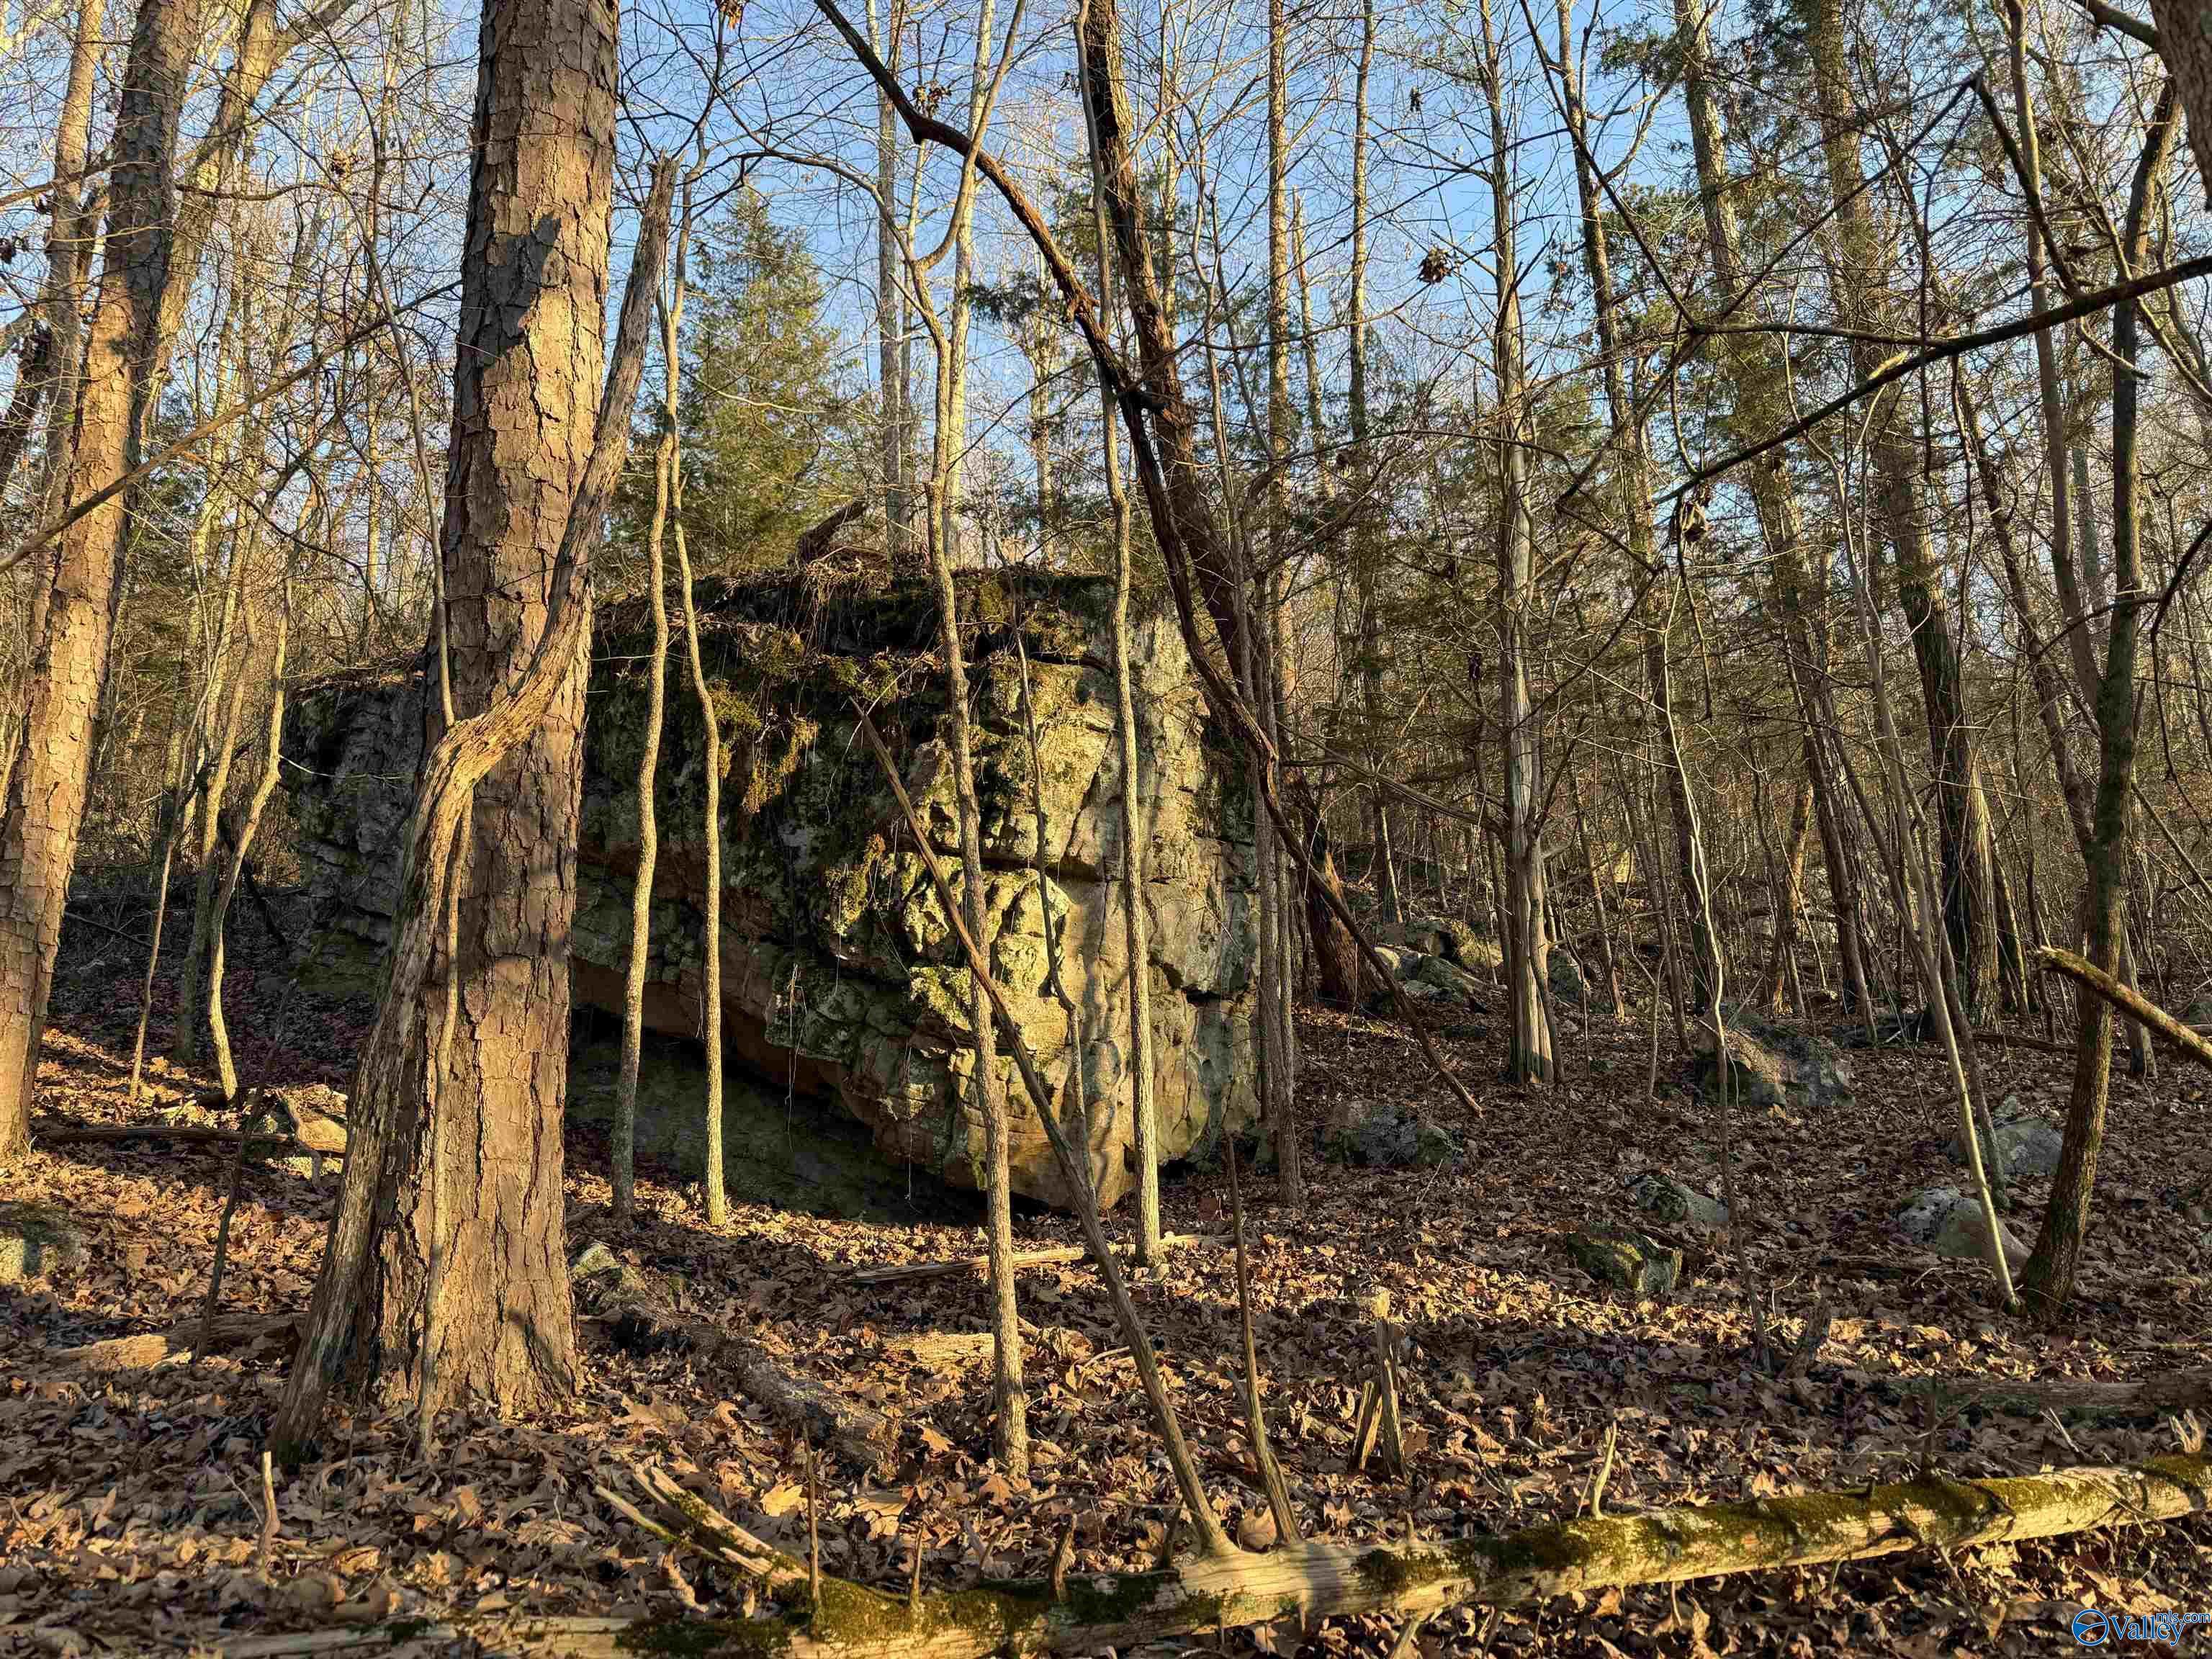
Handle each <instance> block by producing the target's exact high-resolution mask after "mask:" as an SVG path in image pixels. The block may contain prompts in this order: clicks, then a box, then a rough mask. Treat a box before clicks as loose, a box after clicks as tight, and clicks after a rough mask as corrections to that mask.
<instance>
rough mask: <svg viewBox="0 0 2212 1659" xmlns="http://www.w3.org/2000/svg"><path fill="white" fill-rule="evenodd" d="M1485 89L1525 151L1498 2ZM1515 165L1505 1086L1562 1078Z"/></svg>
mask: <svg viewBox="0 0 2212 1659" xmlns="http://www.w3.org/2000/svg"><path fill="white" fill-rule="evenodd" d="M1480 17H1481V24H1482V46H1483V58H1482V61H1481V63H1480V74H1481V81H1482V90H1483V96H1484V98H1485V100H1486V102H1487V104H1488V106H1489V109H1490V137H1491V151H1492V155H1495V156H1498V157H1499V158H1504V157H1507V156H1510V155H1513V154H1514V153H1515V151H1514V146H1513V143H1512V142H1511V136H1510V132H1509V131H1508V128H1507V125H1506V108H1507V99H1508V91H1507V88H1506V85H1505V81H1504V64H1503V62H1502V59H1501V55H1500V52H1499V49H1498V36H1497V32H1496V29H1495V27H1494V25H1493V22H1492V16H1491V8H1490V0H1481V5H1480ZM1511 174H1512V167H1511V166H1510V164H1509V163H1508V162H1507V161H1504V160H1503V159H1501V160H1499V161H1498V163H1497V164H1496V165H1495V166H1494V167H1492V176H1491V190H1490V197H1491V224H1492V233H1491V255H1492V260H1493V261H1494V264H1495V270H1494V276H1495V283H1496V288H1497V307H1498V313H1497V318H1496V321H1495V323H1494V325H1493V327H1492V363H1493V368H1494V372H1495V373H1496V375H1497V379H1498V408H1497V420H1498V444H1497V448H1498V476H1499V484H1500V488H1501V489H1502V491H1503V495H1504V500H1503V502H1502V505H1501V507H1500V512H1501V513H1502V515H1503V518H1504V525H1503V526H1502V527H1501V529H1500V531H1499V532H1498V617H1497V623H1496V627H1497V634H1498V666H1497V671H1498V735H1499V738H1500V741H1501V744H1502V745H1503V750H1504V781H1503V786H1502V787H1503V791H1504V835H1503V837H1502V842H1503V844H1502V846H1501V848H1500V849H1499V850H1500V852H1501V853H1502V854H1503V856H1504V866H1505V890H1504V903H1503V905H1502V907H1501V909H1502V913H1503V916H1504V938H1503V939H1501V940H1500V941H1499V942H1500V944H1501V945H1503V946H1504V957H1505V994H1506V999H1507V1004H1508V1009H1509V1014H1510V1025H1509V1030H1510V1036H1509V1038H1508V1048H1507V1053H1506V1061H1505V1072H1506V1075H1507V1077H1509V1078H1510V1079H1512V1080H1513V1081H1515V1082H1516V1083H1527V1082H1531V1081H1534V1080H1535V1079H1540V1078H1548V1077H1550V1076H1552V1075H1553V1069H1554V1066H1555V1062H1554V1060H1553V1052H1552V1024H1551V1017H1550V1014H1549V1012H1548V1009H1549V999H1548V998H1547V996H1546V995H1545V977H1546V975H1547V972H1548V971H1549V967H1550V958H1551V945H1550V941H1549V939H1547V936H1546V933H1545V927H1544V918H1545V890H1544V843H1543V826H1542V819H1541V802H1542V799H1543V789H1542V785H1541V781H1540V779H1539V777H1538V775H1537V773H1538V754H1539V745H1538V743H1537V730H1536V723H1537V720H1538V719H1539V716H1538V714H1537V711H1536V709H1535V708H1534V705H1533V704H1532V703H1531V702H1530V700H1529V696H1528V610H1529V607H1530V605H1531V604H1532V603H1533V601H1534V584H1535V522H1534V519H1533V517H1532V516H1531V513H1530V508H1529V502H1528V449H1527V447H1526V446H1527V442H1528V439H1529V437H1530V427H1529V417H1528V406H1527V396H1526V388H1525V386H1524V385H1523V379H1524V374H1523V368H1522V338H1521V295H1520V289H1521V277H1520V249H1519V247H1518V245H1517V243H1516V236H1517V234H1518V231H1517V228H1516V219H1515V205H1514V200H1513V180H1512V177H1511Z"/></svg>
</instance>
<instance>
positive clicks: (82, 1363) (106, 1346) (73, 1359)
mask: <svg viewBox="0 0 2212 1659" xmlns="http://www.w3.org/2000/svg"><path fill="white" fill-rule="evenodd" d="M298 1324H299V1316H297V1315H295V1314H261V1313H228V1314H217V1315H216V1316H215V1318H214V1319H213V1320H212V1321H210V1322H207V1323H206V1325H205V1326H204V1327H203V1324H202V1322H201V1321H200V1320H198V1319H197V1318H195V1319H193V1320H191V1322H189V1323H186V1324H183V1325H173V1326H171V1327H170V1328H168V1329H167V1330H166V1331H147V1332H143V1333H141V1334H138V1335H137V1336H111V1337H108V1338H106V1340H102V1341H99V1342H87V1343H85V1344H83V1345H82V1346H78V1347H75V1348H57V1349H55V1350H54V1351H53V1352H52V1353H51V1354H50V1355H49V1356H48V1358H51V1359H52V1361H53V1362H54V1363H55V1364H58V1365H69V1366H74V1367H75V1368H76V1369H77V1370H88V1371H100V1372H114V1371H141V1370H152V1369H153V1368H154V1367H155V1366H156V1365H167V1364H182V1363H183V1362H184V1361H185V1360H187V1359H189V1358H191V1353H192V1345H193V1344H194V1343H195V1342H197V1341H198V1340H200V1338H201V1336H202V1334H205V1336H206V1339H207V1342H206V1347H207V1351H208V1352H214V1351H216V1350H217V1349H222V1348H244V1347H250V1346H252V1345H253V1344H254V1343H256V1342H259V1341H263V1340H266V1339H267V1338H270V1337H274V1336H289V1335H290V1334H292V1332H293V1331H294V1329H295V1328H296V1327H297V1325H298Z"/></svg>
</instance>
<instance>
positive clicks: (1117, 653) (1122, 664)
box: [1078, 20, 1166, 1267]
mask: <svg viewBox="0 0 2212 1659" xmlns="http://www.w3.org/2000/svg"><path fill="white" fill-rule="evenodd" d="M1078 27H1079V28H1080V27H1081V25H1080V24H1079V25H1078ZM1161 27H1162V28H1163V29H1164V28H1165V27H1166V24H1165V21H1164V20H1163V22H1162V25H1161ZM1165 72H1166V71H1165V70H1162V73H1165ZM1081 86H1082V90H1083V114H1084V133H1085V145H1086V148H1087V149H1088V151H1089V154H1090V160H1091V232H1092V234H1093V236H1094V237H1095V238H1096V240H1097V246H1098V314H1099V317H1100V319H1101V320H1102V324H1103V325H1107V326H1111V325H1112V319H1114V318H1115V316H1116V315H1117V314H1118V313H1117V312H1116V310H1115V283H1114V244H1113V242H1112V240H1111V237H1112V234H1113V232H1112V229H1111V228H1110V227H1109V225H1108V223H1107V222H1106V182H1105V173H1104V168H1103V164H1102V162H1101V160H1100V157H1099V153H1098V131H1097V123H1096V122H1094V121H1093V120H1092V119H1091V86H1090V82H1088V81H1087V80H1083V81H1081ZM1098 397H1099V410H1098V438H1099V453H1100V454H1101V456H1102V458H1103V463H1104V465H1105V468H1106V494H1107V498H1108V500H1109V501H1110V502H1111V503H1112V506H1113V509H1114V733H1115V738H1116V740H1117V741H1118V743H1119V745H1120V750H1121V815H1120V816H1121V944H1122V949H1123V951H1125V952H1126V953H1127V957H1128V958H1129V1056H1130V1059H1129V1067H1130V1077H1129V1114H1130V1118H1131V1126H1130V1127H1131V1138H1132V1139H1133V1141H1134V1143H1135V1145H1134V1153H1135V1157H1136V1160H1137V1237H1136V1251H1137V1261H1138V1262H1139V1265H1141V1266H1144V1267H1150V1266H1152V1263H1153V1262H1154V1261H1155V1260H1156V1259H1157V1258H1158V1254H1159V1249H1160V1126H1159V1103H1158V1089H1157V1087H1156V1079H1154V1078H1153V1076H1152V1066H1153V1055H1152V939H1151V932H1152V922H1151V918H1150V916H1149V915H1148V914H1147V913H1146V908H1145V866H1146V859H1147V857H1148V854H1149V852H1150V842H1151V836H1152V831H1151V828H1150V826H1149V824H1148V823H1146V818H1145V798H1144V773H1143V770H1142V766H1141V762H1140V758H1139V753H1138V749H1137V702H1136V692H1135V689H1134V685H1133V673H1132V667H1133V660H1134V654H1135V647H1134V644H1133V641H1132V640H1131V637H1130V634H1129V595H1130V589H1131V587H1132V586H1133V581H1134V568H1133V562H1132V552H1133V543H1134V537H1135V530H1136V525H1135V519H1134V515H1133V513H1131V511H1130V507H1129V490H1128V486H1127V483H1126V482H1125V481H1124V480H1123V478H1122V477H1121V416H1120V411H1119V410H1116V409H1115V405H1114V388H1113V386H1112V384H1111V383H1110V382H1109V381H1108V380H1106V378H1105V376H1104V374H1103V373H1102V374H1101V375H1100V377H1099V393H1098Z"/></svg>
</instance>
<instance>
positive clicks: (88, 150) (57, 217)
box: [30, 0, 107, 649]
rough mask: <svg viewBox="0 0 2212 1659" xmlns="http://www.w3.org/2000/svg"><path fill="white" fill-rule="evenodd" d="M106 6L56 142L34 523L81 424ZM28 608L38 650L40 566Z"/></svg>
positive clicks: (82, 17)
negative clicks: (97, 88) (74, 427)
mask: <svg viewBox="0 0 2212 1659" xmlns="http://www.w3.org/2000/svg"><path fill="white" fill-rule="evenodd" d="M106 9H107V7H106V0H83V3H82V5H80V6H79V7H78V9H77V16H76V41H75V43H74V45H73V46H71V48H70V66H69V81H68V83H67V85H66V87H65V88H64V91H63V94H62V114H61V125H60V126H59V127H58V129H57V130H56V131H55V136H54V177H55V179H57V180H58V181H63V182H58V183H56V185H54V189H53V198H52V214H51V219H50V222H49V226H48V229H47V231H46V289H45V290H44V292H43V293H42V294H41V295H40V303H41V304H42V305H43V306H44V307H45V308H46V329H47V332H48V335H49V337H50V338H51V339H52V353H51V355H50V356H49V357H48V359H47V368H48V372H49V373H50V374H52V380H53V391H52V394H51V398H50V400H49V402H48V403H47V404H46V457H45V459H44V461H43V463H42V465H43V467H44V473H43V476H42V477H41V478H40V483H39V495H38V500H39V507H38V512H37V514H36V519H35V522H36V523H37V524H39V525H40V526H46V525H50V524H52V522H53V521H54V520H56V519H58V518H59V517H60V516H61V515H62V513H63V512H64V510H65V509H66V507H67V505H68V495H67V492H68V489H69V477H70V424H71V422H73V421H74V420H75V419H76V404H77V381H78V376H79V374H81V373H82V370H83V368H84V319H83V314H82V311H81V309H80V308H79V302H78V289H80V288H81V287H82V285H83V282H84V274H85V271H86V270H87V268H88V266H89V265H90V264H91V260H92V239H93V232H94V225H93V222H92V216H91V215H90V213H88V211H87V210H86V204H87V203H88V201H89V200H90V198H91V197H92V196H93V194H94V191H95V190H96V188H97V186H96V184H95V182H94V180H91V179H87V178H85V177H84V173H85V172H86V170H87V168H88V167H89V165H90V163H91V160H92V98H93V78H94V74H95V72H96V71H97V70H98V69H99V67H100V23H101V21H102V19H103V18H104V17H105V15H106ZM33 582H34V584H35V586H34V591H33V594H32V604H31V617H32V623H31V635H30V637H31V643H32V646H33V648H34V649H35V648H36V647H37V645H38V641H39V635H40V634H41V633H42V632H44V631H45V629H44V627H43V623H44V618H45V614H46V591H45V590H46V586H47V583H46V579H45V569H44V565H43V562H42V564H41V570H40V574H39V575H37V576H34V577H33Z"/></svg>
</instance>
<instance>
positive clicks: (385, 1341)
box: [272, 0, 675, 1455]
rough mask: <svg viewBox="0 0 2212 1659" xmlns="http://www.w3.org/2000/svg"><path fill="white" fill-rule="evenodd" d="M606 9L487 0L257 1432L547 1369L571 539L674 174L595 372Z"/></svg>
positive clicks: (578, 635) (465, 1390) (580, 624)
mask: <svg viewBox="0 0 2212 1659" xmlns="http://www.w3.org/2000/svg"><path fill="white" fill-rule="evenodd" d="M616 27H617V20H616V15H615V14H614V13H613V12H612V11H611V10H610V9H607V8H605V7H603V6H598V5H592V4H586V3H582V0H490V3H489V6H488V8H487V9H486V11H485V13H484V16H483V30H482V33H481V37H480V38H481V51H482V56H481V61H480V64H479V69H478V73H477V108H476V118H475V136H476V141H477V142H476V143H475V146H474V149H473V154H474V156H475V161H474V165H473V168H472V172H471V179H470V190H469V216H468V228H467V237H466V241H465V246H464V250H463V255H462V264H461V273H462V289H461V307H460V315H459V339H458V343H457V349H456V350H455V353H454V374H453V447H452V456H451V460H450V463H449V465H448V469H447V495H446V513H445V522H444V539H445V544H444V549H443V556H444V570H445V577H444V588H443V598H444V609H445V612H446V614H447V624H446V627H445V629H444V630H443V635H444V639H445V641H446V643H447V647H448V653H449V655H450V658H451V689H452V703H453V710H454V713H455V714H456V716H457V718H456V720H455V721H454V723H453V725H451V726H447V727H446V728H445V729H444V730H443V731H442V732H440V733H439V734H438V735H437V739H436V741H435V744H433V746H432V748H431V750H430V752H429V755H428V757H427V759H426V761H425V764H424V769H423V776H422V783H421V787H420V789H419V791H418V795H417V801H416V811H415V815H414V817H413V818H412V820H410V825H409V830H408V837H409V839H408V845H407V848H406V851H405V857H404V861H403V864H402V866H401V869H402V876H401V893H400V896H399V900H398V906H397V908H396V909H395V912H394V929H395V933H394V939H393V943H392V950H391V952H390V953H389V956H388V957H387V963H388V972H389V979H388V981H387V983H386V989H385V994H384V998H383V1000H382V1002H381V1004H380V1006H379V1009H378V1012H377V1023H376V1026H375V1028H374V1030H373V1031H372V1032H371V1033H370V1036H369V1039H368V1044H367V1046H366V1047H365V1048H363V1050H362V1058H361V1065H360V1068H359V1070H358V1072H357V1073H356V1078H355V1083H354V1088H353V1091H352V1098H351V1104H350V1112H349V1122H348V1136H349V1144H348V1156H347V1158H346V1170H345V1184H344V1187H343V1189H342V1191H341V1194H340V1196H339V1201H338V1206H337V1210H336V1211H335V1212H333V1214H332V1216H331V1231H330V1236H329V1240H328V1243H326V1244H325V1249H324V1261H323V1269H322V1273H321V1275H320V1277H319V1279H318V1280H317V1283H316V1288H315V1297H314V1302H313V1305H312V1307H311V1308H310V1310H309V1312H308V1318H307V1328H306V1329H305V1331H304V1333H303V1334H302V1338H301V1349H300V1353H299V1357H298V1358H297V1359H296V1360H295V1362H294V1365H293V1370H292V1375H291V1378H290V1381H289V1384H288V1386H287V1389H286V1392H285V1396H284V1400H283V1405H282V1407H281V1408H280V1410H279V1412H278V1413H277V1418H276V1424H275V1426H274V1430H273V1432H272V1439H273V1440H274V1441H275V1442H276V1445H277V1447H278V1448H279V1449H280V1451H282V1452H283V1453H284V1454H285V1455H297V1454H298V1452H299V1451H300V1450H301V1449H302V1448H303V1447H304V1445H305V1444H306V1443H307V1441H308V1439H309V1438H310V1437H312V1435H313V1433H314V1431H315V1426H316V1424H317V1421H318V1419H319V1416H320V1411H321V1406H322V1401H323V1399H324V1396H325V1392H326V1391H327V1390H328V1389H329V1388H330V1387H331V1385H332V1384H333V1383H337V1382H338V1381H339V1380H340V1379H341V1378H342V1377H343V1378H344V1379H346V1380H349V1381H350V1382H351V1383H353V1384H354V1385H356V1387H357V1388H361V1389H375V1390H376V1391H378V1392H381V1393H383V1394H385V1395H401V1396H406V1395H412V1396H413V1397H414V1399H415V1401H416V1407H417V1408H418V1410H419V1411H420V1412H421V1413H422V1420H423V1422H424V1424H425V1425H426V1431H425V1433H424V1439H425V1440H426V1441H427V1440H428V1438H429V1436H428V1432H427V1425H428V1422H429V1420H430V1417H431V1414H432V1413H433V1412H434V1411H435V1407H437V1406H438V1405H439V1404H440V1403H441V1401H453V1400H455V1399H472V1400H481V1401H486V1402H488V1403H489V1404H490V1405H492V1406H493V1407H495V1408H497V1409H501V1410H507V1411H516V1410H523V1409H527V1408H531V1407H538V1406H542V1405H544V1404H545V1403H547V1402H548V1401H552V1400H555V1399H557V1398H559V1397H562V1395H565V1394H567V1392H568V1390H569V1389H571V1387H572V1386H573V1383H574V1370H575V1339H574V1315H573V1310H572V1307H571V1304H570V1300H569V1292H568V1268H567V1263H566V1261H564V1259H563V1224H562V1205H563V1194H562V1144H561V1121H562V1105H563V1103H564V1097H565V1093H566V1088H567V1082H568V1013H569V983H568V948H569V938H570V929H571V924H572V921H573V919H574V908H575V892H576V834H577V823H578V815H579V808H580V797H581V793H582V781H583V703H584V680H585V674H586V667H587V665H588V663H589V659H590V654H591V609H590V605H591V600H590V591H589V587H588V577H589V569H590V560H591V553H592V547H593V545H594V544H595V543H596V542H597V540H598V538H599V533H600V527H601V525H602V523H603V520H604V517H605V512H606V508H607V505H608V502H609V501H610V500H611V496H612V494H613V490H614V485H615V482H616V479H617V477H618V476H619V474H620V471H621V468H622V464H623V459H624V458H625V456H626V455H627V453H628V449H629V422H630V420H631V416H632V413H633V404H634V402H635V398H636V394H637V385H638V380H639V378H640V372H641V363H642V361H643V358H644V356H645V351H646V343H647V337H648V336H649V334H650V331H651V330H650V319H651V316H652V301H653V294H654V291H655V290H656V289H657V287H658V285H659V282H660V277H661V272H662V269H663V266H664V264H665V257H666V243H667V236H668V217H669V211H670V203H671V198H672V195H673V191H674V176H675V168H674V165H673V163H672V162H670V161H663V162H661V163H660V165H659V167H656V169H655V173H654V179H653V190H652V192H651V194H650V196H649V197H648V198H647V204H646V208H645V211H644V213H643V214H642V215H641V222H640V225H639V228H638V234H637V238H636V243H635V251H634V252H633V253H632V256H631V264H630V275H629V289H628V291H627V292H626V293H625V294H624V295H623V307H622V313H621V321H620V329H619V334H618V338H617V349H616V352H615V355H614V359H613V362H612V365H611V368H610V369H609V371H608V373H607V375H606V381H607V384H606V388H605V393H604V396H603V395H602V393H601V390H600V381H601V374H602V364H601V351H602V348H603V337H604V319H605V307H606V270H607V244H608V234H609V226H608V215H609V210H610V207H611V197H612V193H613V191H612V187H613V173H614V154H615V82H616V69H617V63H616Z"/></svg>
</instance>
